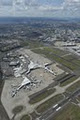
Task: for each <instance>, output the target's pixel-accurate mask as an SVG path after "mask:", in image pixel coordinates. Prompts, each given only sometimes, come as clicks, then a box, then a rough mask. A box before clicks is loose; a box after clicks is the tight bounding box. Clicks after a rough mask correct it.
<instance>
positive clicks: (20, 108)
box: [12, 106, 23, 115]
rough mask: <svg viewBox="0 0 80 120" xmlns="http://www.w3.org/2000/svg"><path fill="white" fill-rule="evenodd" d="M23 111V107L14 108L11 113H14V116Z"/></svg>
mask: <svg viewBox="0 0 80 120" xmlns="http://www.w3.org/2000/svg"><path fill="white" fill-rule="evenodd" d="M22 110H23V106H16V107H15V108H14V109H13V110H12V112H13V113H14V115H16V114H18V113H20V112H21V111H22Z"/></svg>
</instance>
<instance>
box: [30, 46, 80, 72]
mask: <svg viewBox="0 0 80 120" xmlns="http://www.w3.org/2000/svg"><path fill="white" fill-rule="evenodd" d="M32 51H33V52H36V53H38V54H43V55H45V57H47V58H49V59H51V60H54V61H56V62H58V63H60V64H62V65H64V66H66V67H67V68H69V69H71V70H76V69H78V68H79V66H77V65H76V64H74V63H72V62H71V61H68V60H66V59H64V58H63V57H61V56H62V55H64V54H65V52H64V51H62V50H59V49H57V48H53V47H52V48H49V47H43V48H42V49H41V48H38V49H33V50H32Z"/></svg>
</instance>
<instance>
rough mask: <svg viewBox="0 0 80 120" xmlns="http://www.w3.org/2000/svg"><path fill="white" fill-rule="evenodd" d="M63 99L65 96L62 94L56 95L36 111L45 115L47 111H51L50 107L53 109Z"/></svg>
mask: <svg viewBox="0 0 80 120" xmlns="http://www.w3.org/2000/svg"><path fill="white" fill-rule="evenodd" d="M62 99H63V96H62V95H61V94H59V95H56V96H54V97H52V98H50V99H49V100H47V101H46V102H44V103H42V104H41V105H39V106H38V107H37V108H36V110H37V111H38V112H39V113H43V112H45V111H46V110H47V109H49V108H50V107H52V106H53V105H55V104H57V103H58V102H59V101H60V100H62Z"/></svg>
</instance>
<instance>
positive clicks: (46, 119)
mask: <svg viewBox="0 0 80 120" xmlns="http://www.w3.org/2000/svg"><path fill="white" fill-rule="evenodd" d="M79 94H80V89H78V90H76V91H75V92H74V93H72V94H71V95H69V96H68V97H66V98H65V99H64V100H62V101H60V102H59V103H57V104H56V105H54V106H52V107H51V108H50V109H48V110H47V111H46V112H44V113H42V115H41V116H40V117H39V118H37V119H36V120H50V119H51V118H52V117H53V116H54V115H55V114H57V112H58V111H59V110H61V109H63V107H64V106H66V105H67V104H68V103H69V102H70V101H71V100H72V99H73V98H74V97H76V96H77V95H79Z"/></svg>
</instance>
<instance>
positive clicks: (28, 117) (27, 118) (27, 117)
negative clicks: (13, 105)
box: [20, 115, 30, 120]
mask: <svg viewBox="0 0 80 120" xmlns="http://www.w3.org/2000/svg"><path fill="white" fill-rule="evenodd" d="M20 120H30V116H29V115H23V116H22V117H21V119H20Z"/></svg>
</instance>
